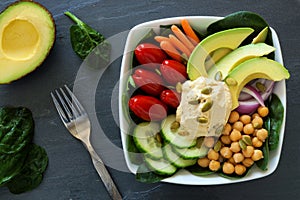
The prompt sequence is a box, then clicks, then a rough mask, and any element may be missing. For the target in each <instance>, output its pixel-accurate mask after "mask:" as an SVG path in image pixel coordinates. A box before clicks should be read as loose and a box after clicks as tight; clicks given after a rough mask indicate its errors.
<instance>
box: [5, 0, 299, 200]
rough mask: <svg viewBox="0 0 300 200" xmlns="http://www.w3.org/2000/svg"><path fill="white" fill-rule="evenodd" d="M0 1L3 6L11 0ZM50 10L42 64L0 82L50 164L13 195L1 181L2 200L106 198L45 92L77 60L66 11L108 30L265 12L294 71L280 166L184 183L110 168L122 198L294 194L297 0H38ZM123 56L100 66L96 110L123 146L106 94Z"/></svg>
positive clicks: (63, 79) (70, 73)
mask: <svg viewBox="0 0 300 200" xmlns="http://www.w3.org/2000/svg"><path fill="white" fill-rule="evenodd" d="M12 2H13V1H12V0H4V1H1V2H0V9H1V10H2V9H4V8H5V7H6V6H7V5H9V4H10V3H12ZM38 2H39V3H41V4H43V5H44V6H46V7H47V8H48V9H49V10H50V11H51V12H52V13H53V16H54V19H55V21H56V26H57V40H56V43H55V46H54V48H53V50H52V52H51V54H50V55H49V57H48V58H47V59H46V60H45V62H44V63H43V65H42V66H40V67H39V68H38V69H37V70H36V71H34V72H33V73H31V74H30V75H28V76H26V77H24V78H22V79H21V80H18V81H15V82H13V83H12V84H10V85H1V86H0V105H7V104H10V105H15V106H16V105H21V106H26V107H28V108H30V109H31V110H32V112H33V115H34V118H35V121H36V131H35V138H34V141H35V142H36V143H37V144H39V145H41V146H43V147H44V148H45V149H46V150H47V153H48V155H49V166H48V169H47V171H46V173H45V177H44V180H43V182H42V184H41V185H40V186H39V187H38V188H36V189H35V190H33V191H31V192H27V193H24V194H20V195H13V194H11V193H10V192H9V191H8V190H7V189H6V188H0V199H1V200H19V199H22V200H38V199H40V200H54V199H55V200H65V199H70V200H71V199H73V200H75V199H76V200H77V199H84V200H94V199H109V196H108V194H107V192H106V190H105V188H104V186H103V184H102V182H101V180H100V179H99V177H98V175H97V173H96V171H95V170H94V168H93V165H92V164H91V161H90V158H89V155H88V153H87V152H86V150H85V149H84V147H83V146H82V145H81V143H80V142H79V141H77V140H75V139H74V138H73V137H72V136H70V134H69V133H68V132H67V131H66V129H65V128H64V127H63V125H62V123H61V122H60V120H59V118H58V116H57V113H56V111H55V110H54V107H53V104H52V102H51V101H50V96H49V93H50V91H53V90H54V89H55V88H57V87H59V86H62V85H63V84H68V85H71V86H72V84H73V83H74V80H75V77H76V73H77V70H78V69H79V66H80V64H81V60H80V59H79V58H78V57H77V56H76V55H75V54H74V53H73V51H72V49H71V45H70V42H69V34H68V28H69V26H70V25H71V21H70V20H69V19H68V18H66V17H65V16H64V15H63V12H64V11H66V10H70V11H72V12H74V13H75V14H76V15H78V16H79V17H81V18H82V19H83V20H84V21H86V22H87V23H88V24H90V25H91V26H92V27H94V28H95V29H97V30H98V31H100V32H101V33H103V34H104V35H105V36H106V37H110V36H113V35H115V34H117V33H120V32H122V31H127V30H129V29H130V28H132V27H133V26H135V25H137V24H139V23H142V22H145V21H149V20H154V19H159V18H164V17H173V16H183V15H212V16H225V15H227V14H229V13H232V12H235V11H238V10H249V11H254V12H257V13H259V14H260V15H262V16H263V17H264V18H265V19H266V21H267V22H268V23H269V24H270V25H271V26H272V27H273V28H274V29H275V30H276V31H277V33H278V35H279V38H280V42H281V48H282V52H283V58H284V63H285V66H286V67H287V68H288V70H289V71H290V73H291V78H290V79H289V80H288V81H287V98H288V109H287V122H286V131H285V139H284V146H283V150H282V154H281V160H280V163H279V166H278V168H277V170H276V171H275V172H274V173H273V174H272V175H270V176H268V177H265V178H262V179H258V180H255V181H249V182H244V183H239V184H230V185H219V186H184V185H175V184H167V183H156V184H142V183H138V182H136V181H135V178H134V176H133V175H132V174H130V173H126V172H121V171H119V170H115V169H113V168H108V169H109V171H110V173H111V174H112V177H113V179H114V180H115V182H116V183H117V186H118V188H119V189H120V192H121V193H122V195H123V196H124V199H214V200H217V199H233V198H237V199H299V198H300V190H299V184H300V173H299V165H300V159H299V154H300V149H299V141H300V134H299V130H300V126H299V113H300V110H299V98H300V92H299V91H300V87H299V85H300V84H299V75H300V74H299V72H300V70H299V67H300V58H299V53H300V52H299V49H300V40H299V34H300V31H299V27H300V26H299V25H300V24H299V21H300V14H299V8H300V1H299V0H289V1H282V0H268V1H261V0H251V1H246V0H239V1H234V0H228V1H224V0H203V1H197V0H190V1H174V0H168V1H158V0H148V1H133V0H128V1H123V0H114V1H109V0H70V1H66V0H64V1H61V0H51V1H49V0H40V1H38ZM120 63H121V59H120V58H119V59H117V60H116V61H115V62H114V63H113V65H112V66H111V67H110V68H109V69H108V70H107V71H106V72H105V74H104V76H103V77H102V79H101V80H100V82H99V85H98V88H97V92H96V97H95V99H96V114H97V117H98V119H99V121H100V124H101V127H102V128H103V130H104V131H105V133H108V134H107V136H108V138H109V139H110V140H111V141H112V142H113V143H114V144H116V145H117V146H119V147H120V146H121V142H120V136H119V128H118V126H117V125H116V123H115V122H114V120H113V117H112V113H111V107H110V106H107V105H110V103H111V99H110V98H111V94H112V90H113V88H114V85H115V84H116V83H117V80H118V77H119V70H120Z"/></svg>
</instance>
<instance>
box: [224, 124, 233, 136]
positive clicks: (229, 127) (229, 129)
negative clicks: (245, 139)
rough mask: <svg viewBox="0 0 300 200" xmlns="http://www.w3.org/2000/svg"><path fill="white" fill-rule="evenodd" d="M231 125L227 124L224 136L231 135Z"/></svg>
mask: <svg viewBox="0 0 300 200" xmlns="http://www.w3.org/2000/svg"><path fill="white" fill-rule="evenodd" d="M231 129H232V128H231V125H230V124H229V123H226V124H225V126H224V130H223V133H222V134H223V135H229V134H230V132H231Z"/></svg>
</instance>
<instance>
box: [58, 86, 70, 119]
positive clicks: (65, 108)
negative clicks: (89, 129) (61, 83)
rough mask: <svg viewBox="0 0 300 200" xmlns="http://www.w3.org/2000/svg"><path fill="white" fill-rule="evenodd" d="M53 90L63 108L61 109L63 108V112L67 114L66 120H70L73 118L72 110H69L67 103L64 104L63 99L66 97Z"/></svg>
mask: <svg viewBox="0 0 300 200" xmlns="http://www.w3.org/2000/svg"><path fill="white" fill-rule="evenodd" d="M55 92H56V95H57V96H58V99H59V101H60V103H61V105H62V107H63V108H64V109H62V110H64V112H65V113H66V114H67V119H68V121H69V122H70V121H71V120H73V115H72V112H71V111H70V109H69V107H68V106H67V104H66V100H65V99H66V98H67V97H65V96H64V98H63V97H62V96H61V95H60V94H59V92H58V91H57V90H55Z"/></svg>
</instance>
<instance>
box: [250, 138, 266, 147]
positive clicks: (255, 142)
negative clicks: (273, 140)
mask: <svg viewBox="0 0 300 200" xmlns="http://www.w3.org/2000/svg"><path fill="white" fill-rule="evenodd" d="M252 145H253V146H254V147H257V148H258V147H261V146H262V145H263V142H262V141H261V140H259V139H258V138H257V137H253V138H252Z"/></svg>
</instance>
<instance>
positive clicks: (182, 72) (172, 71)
mask: <svg viewBox="0 0 300 200" xmlns="http://www.w3.org/2000/svg"><path fill="white" fill-rule="evenodd" d="M160 72H161V74H162V76H163V77H164V79H165V80H166V81H167V82H168V83H170V84H172V85H176V84H177V83H178V82H181V83H182V82H184V81H185V80H187V73H186V67H185V66H184V65H183V64H182V63H180V62H178V61H175V60H164V61H163V62H162V64H161V66H160Z"/></svg>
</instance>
